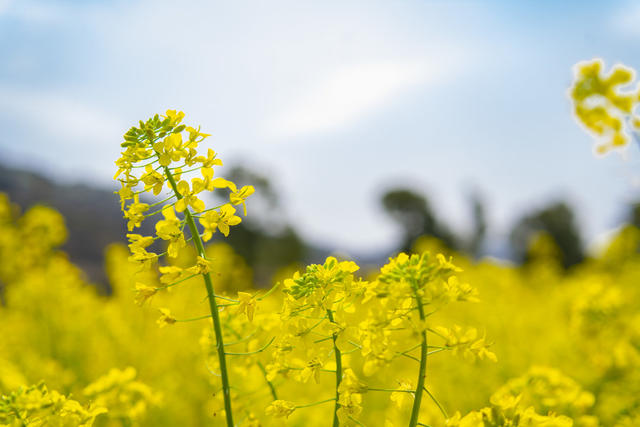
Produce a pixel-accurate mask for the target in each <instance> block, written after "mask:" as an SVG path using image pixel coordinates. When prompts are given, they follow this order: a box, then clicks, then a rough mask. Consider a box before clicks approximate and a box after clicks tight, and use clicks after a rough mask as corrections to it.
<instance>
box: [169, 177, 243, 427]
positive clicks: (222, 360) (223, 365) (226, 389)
mask: <svg viewBox="0 0 640 427" xmlns="http://www.w3.org/2000/svg"><path fill="white" fill-rule="evenodd" d="M164 170H165V173H166V175H167V179H168V180H169V184H170V185H171V188H172V189H173V192H174V193H175V195H176V198H177V199H178V200H180V199H181V198H182V195H181V194H180V192H179V191H178V187H177V185H176V181H175V179H174V178H173V175H172V174H171V171H170V170H169V169H168V168H166V167H165V168H164ZM184 214H185V219H186V222H187V225H188V226H189V230H190V231H191V236H192V237H193V242H194V243H195V246H196V249H197V251H198V255H200V256H201V257H203V258H206V253H205V251H204V244H203V243H202V238H201V237H200V234H199V233H198V227H197V226H196V223H195V221H194V219H193V216H192V215H191V211H190V210H189V208H188V207H187V208H186V209H185V211H184ZM202 278H203V279H204V284H205V287H206V288H207V294H208V295H209V309H210V311H211V317H212V322H213V330H214V333H215V336H216V349H217V350H218V362H219V365H220V379H221V380H222V395H223V397H224V410H225V417H226V420H227V427H234V424H233V411H232V409H231V387H230V386H229V373H228V371H227V358H226V354H225V351H224V341H223V338H222V325H221V321H220V314H219V313H218V306H217V303H216V294H215V292H214V290H213V281H212V280H211V275H210V274H209V273H206V274H203V275H202Z"/></svg>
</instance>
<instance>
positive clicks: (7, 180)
mask: <svg viewBox="0 0 640 427" xmlns="http://www.w3.org/2000/svg"><path fill="white" fill-rule="evenodd" d="M0 192H4V193H7V194H8V195H9V197H10V198H11V201H12V202H14V203H17V204H18V205H20V207H21V208H22V209H23V210H26V209H28V208H29V207H31V206H33V205H35V204H44V205H47V206H51V207H53V208H55V209H56V210H58V211H60V213H61V214H62V215H63V216H64V217H65V220H66V224H67V228H68V229H69V238H68V240H67V243H66V244H65V245H64V246H63V249H64V250H65V251H66V252H67V253H68V254H69V257H70V258H71V260H72V261H73V262H74V263H75V264H77V265H78V266H79V267H81V268H82V269H83V270H84V271H85V272H86V273H87V275H88V276H89V279H90V280H92V281H94V282H97V284H99V285H100V286H101V287H102V288H104V289H107V284H106V283H107V281H106V276H105V273H104V268H103V262H104V248H105V246H106V245H108V244H109V243H113V242H117V241H125V232H126V224H125V221H124V219H123V218H122V213H121V212H120V205H119V203H118V197H117V196H116V195H115V194H113V192H110V191H107V190H101V189H96V188H92V187H88V186H85V185H80V184H76V185H65V184H58V183H56V182H54V181H52V180H50V179H47V178H45V177H43V176H41V175H38V174H36V173H33V172H28V171H25V170H21V169H13V168H8V167H5V166H2V165H0Z"/></svg>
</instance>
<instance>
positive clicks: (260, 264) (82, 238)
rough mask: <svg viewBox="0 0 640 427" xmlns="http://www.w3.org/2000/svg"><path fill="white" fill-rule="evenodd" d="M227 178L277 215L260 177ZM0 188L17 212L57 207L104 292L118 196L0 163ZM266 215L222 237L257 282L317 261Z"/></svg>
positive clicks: (80, 261) (318, 252)
mask: <svg viewBox="0 0 640 427" xmlns="http://www.w3.org/2000/svg"><path fill="white" fill-rule="evenodd" d="M232 178H233V179H236V180H238V181H240V182H243V183H244V182H245V181H246V182H249V183H253V184H254V185H255V186H256V190H257V191H256V194H255V197H254V198H253V199H255V204H256V207H258V206H259V205H260V204H263V205H265V206H266V207H267V208H268V209H265V211H270V212H275V213H276V215H275V216H276V217H279V218H282V217H283V216H282V215H279V213H281V206H280V205H279V201H278V200H277V198H276V197H275V195H274V192H273V191H271V188H270V184H269V182H268V181H267V180H266V179H264V178H262V177H261V176H259V175H258V174H256V173H255V172H252V171H248V170H246V169H243V168H241V167H237V168H234V169H232ZM0 192H4V193H7V194H8V195H9V197H10V199H11V201H12V202H13V203H16V204H17V205H19V206H20V207H21V209H22V210H23V211H24V210H27V209H29V208H30V207H31V206H34V205H37V204H42V205H47V206H50V207H52V208H54V209H56V210H58V211H59V212H60V213H61V214H62V215H63V216H64V218H65V220H66V225H67V228H68V230H69V238H68V239H67V242H66V243H65V245H64V246H63V249H64V250H65V251H66V252H67V253H68V254H69V257H70V259H71V260H72V261H73V262H74V263H75V264H76V265H77V266H79V267H80V268H82V269H83V270H84V271H85V273H86V274H87V276H88V277H89V279H90V280H91V281H93V282H95V283H96V284H98V285H99V287H100V288H101V289H102V290H103V291H105V292H109V289H108V285H107V280H106V274H105V272H104V266H103V263H104V249H105V247H106V246H107V245H108V244H110V243H113V242H123V243H126V237H125V236H126V234H127V229H126V221H125V220H124V219H123V217H122V212H121V211H120V204H119V198H118V196H117V195H115V194H113V191H109V190H106V189H99V188H95V187H89V186H86V185H81V184H65V183H59V182H56V181H54V180H51V179H48V178H46V177H44V176H42V175H40V174H38V173H35V172H31V171H26V170H23V169H17V168H9V167H6V166H2V165H0ZM253 199H252V204H253V203H254V200H253ZM261 199H263V200H262V201H261ZM250 208H251V209H253V206H251V207H250ZM272 219H273V218H269V217H268V216H265V215H261V214H256V215H250V216H249V217H247V218H246V220H243V222H242V223H241V224H240V225H238V226H236V227H234V228H233V231H232V232H231V234H230V235H229V237H228V238H224V239H223V241H225V242H226V243H229V244H230V245H231V246H232V247H233V249H234V250H235V251H236V252H237V253H238V254H240V255H241V256H243V257H244V258H245V259H246V261H247V262H248V264H249V265H250V266H251V267H252V268H253V271H254V280H255V282H256V284H257V285H258V286H268V285H270V284H271V283H270V282H271V279H272V277H273V275H274V274H275V273H276V272H277V271H278V270H279V269H280V268H282V267H287V266H291V265H300V264H306V263H317V262H322V261H323V260H324V258H325V257H326V256H328V255H329V254H330V253H331V251H330V250H329V249H326V248H321V247H315V246H312V245H310V244H309V243H308V242H306V241H303V239H302V238H301V237H300V236H299V234H298V233H297V232H296V231H295V229H294V228H293V227H291V226H290V225H289V224H288V223H286V222H284V221H280V222H279V223H277V224H276V223H274V221H272ZM153 232H154V228H153V224H151V223H143V226H142V228H141V229H136V233H141V234H145V235H150V234H152V233H153ZM216 238H218V239H221V237H220V236H216V237H214V240H215V239H216ZM381 259H384V254H381Z"/></svg>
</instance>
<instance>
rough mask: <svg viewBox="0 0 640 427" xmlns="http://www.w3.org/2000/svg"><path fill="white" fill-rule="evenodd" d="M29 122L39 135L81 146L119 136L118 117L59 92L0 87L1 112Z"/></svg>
mask: <svg viewBox="0 0 640 427" xmlns="http://www.w3.org/2000/svg"><path fill="white" fill-rule="evenodd" d="M1 110H4V111H5V112H6V113H9V114H11V115H13V116H17V117H18V118H20V119H23V120H25V121H28V122H29V123H30V124H31V125H32V126H33V127H34V128H36V129H39V130H40V132H42V133H44V134H48V135H52V136H55V138H56V139H58V138H62V139H67V140H70V141H72V142H77V143H82V142H84V141H86V140H87V138H90V139H91V140H95V139H102V138H103V136H104V137H110V136H113V135H116V136H117V135H118V134H120V133H122V130H123V129H124V127H125V126H124V125H123V123H122V122H121V120H119V119H118V118H117V117H115V116H114V115H112V114H110V113H108V112H106V111H101V110H100V109H97V108H95V107H92V106H90V105H86V104H85V103H82V102H80V101H77V100H75V99H73V98H71V97H68V96H65V95H62V94H58V93H53V92H50V93H43V92H39V91H38V92H34V91H20V90H15V89H10V88H6V87H5V88H0V111H1Z"/></svg>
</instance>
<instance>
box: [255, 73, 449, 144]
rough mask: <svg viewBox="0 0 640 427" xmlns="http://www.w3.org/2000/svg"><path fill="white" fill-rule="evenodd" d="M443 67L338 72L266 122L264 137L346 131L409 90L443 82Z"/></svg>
mask: <svg viewBox="0 0 640 427" xmlns="http://www.w3.org/2000/svg"><path fill="white" fill-rule="evenodd" d="M446 65H449V64H446ZM446 65H445V66H443V64H437V65H436V62H435V61H433V62H431V63H430V62H427V61H405V62H402V61H400V62H398V61H395V62H391V61H389V62H374V63H363V64H357V65H351V66H347V67H343V68H339V69H337V70H336V71H335V72H333V73H330V74H329V75H328V76H327V77H326V78H325V79H324V80H322V81H320V82H317V83H316V84H312V85H310V86H311V87H310V89H309V90H308V92H307V93H306V94H305V95H303V96H302V97H300V98H298V99H297V100H295V101H294V102H293V103H292V104H291V105H290V106H289V108H286V109H285V110H284V111H282V112H281V113H279V114H276V115H275V116H273V117H271V118H269V119H268V120H267V123H266V130H267V133H268V134H269V135H270V136H272V137H278V138H288V137H293V136H300V135H302V134H309V133H317V132H323V131H329V130H334V129H337V128H340V127H343V126H347V125H349V124H352V123H353V122H355V121H357V120H358V119H361V118H363V117H364V116H366V115H367V114H370V113H372V112H374V111H376V110H378V109H380V108H381V107H383V106H384V105H388V104H389V102H390V101H391V100H392V99H393V98H395V97H397V96H398V95H401V94H403V93H405V92H406V91H407V90H408V89H410V88H415V87H417V86H420V85H423V84H427V83H433V82H435V81H439V80H441V79H442V78H443V77H446V71H447V70H448V69H449V67H447V66H446Z"/></svg>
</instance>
